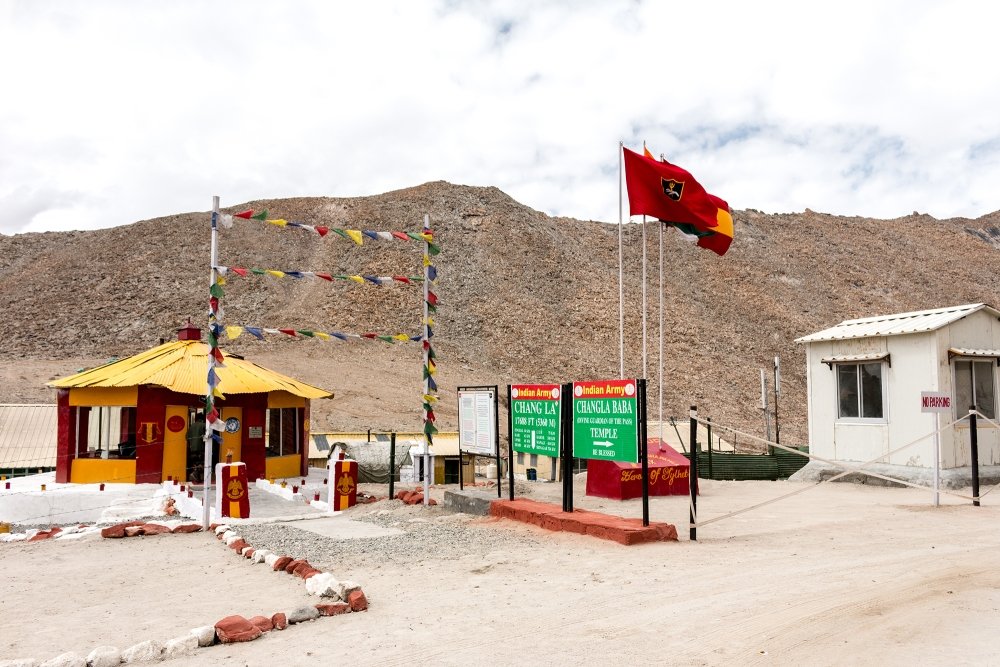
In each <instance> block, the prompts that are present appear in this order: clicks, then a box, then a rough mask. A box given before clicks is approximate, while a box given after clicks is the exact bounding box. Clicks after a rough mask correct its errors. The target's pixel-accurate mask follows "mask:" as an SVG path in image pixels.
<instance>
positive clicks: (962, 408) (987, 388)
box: [955, 359, 996, 419]
mask: <svg viewBox="0 0 1000 667" xmlns="http://www.w3.org/2000/svg"><path fill="white" fill-rule="evenodd" d="M994 368H995V362H994V361H993V360H992V359H990V360H989V361H979V360H972V359H956V360H955V408H956V410H957V412H958V414H960V415H962V414H965V412H966V410H968V408H969V406H970V405H975V406H976V409H977V410H979V412H981V413H983V414H984V415H985V416H987V417H989V418H990V419H996V400H995V393H994V383H993V370H994Z"/></svg>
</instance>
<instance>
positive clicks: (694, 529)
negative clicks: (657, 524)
mask: <svg viewBox="0 0 1000 667" xmlns="http://www.w3.org/2000/svg"><path fill="white" fill-rule="evenodd" d="M690 414H691V434H690V438H691V447H690V449H691V468H690V469H689V471H688V477H689V478H690V479H689V480H688V481H689V482H690V483H691V507H690V509H689V511H688V519H689V520H690V526H689V527H690V533H689V537H690V538H691V541H692V542H696V541H697V540H698V406H696V405H692V406H691V412H690Z"/></svg>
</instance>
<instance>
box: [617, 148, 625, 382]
mask: <svg viewBox="0 0 1000 667" xmlns="http://www.w3.org/2000/svg"><path fill="white" fill-rule="evenodd" d="M624 148H625V144H624V143H622V142H621V141H619V142H618V377H619V378H620V379H624V378H625V288H624V287H623V283H622V226H623V225H624V224H625V223H624V221H623V220H624V219H623V215H622V149H624Z"/></svg>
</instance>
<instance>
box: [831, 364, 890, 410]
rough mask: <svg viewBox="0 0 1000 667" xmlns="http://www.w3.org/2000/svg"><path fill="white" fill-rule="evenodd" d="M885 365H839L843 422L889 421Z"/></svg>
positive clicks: (840, 404) (838, 391)
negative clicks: (884, 382)
mask: <svg viewBox="0 0 1000 667" xmlns="http://www.w3.org/2000/svg"><path fill="white" fill-rule="evenodd" d="M882 379H883V378H882V364H881V363H880V362H874V363H864V364H837V396H838V404H837V416H838V417H839V418H840V419H885V411H884V408H883V401H882V397H883V394H884V387H883V382H882Z"/></svg>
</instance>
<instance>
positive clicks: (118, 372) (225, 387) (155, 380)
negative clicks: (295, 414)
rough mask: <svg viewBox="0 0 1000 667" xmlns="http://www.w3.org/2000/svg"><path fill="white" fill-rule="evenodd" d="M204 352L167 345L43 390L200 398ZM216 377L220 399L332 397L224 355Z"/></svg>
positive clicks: (190, 345)
mask: <svg viewBox="0 0 1000 667" xmlns="http://www.w3.org/2000/svg"><path fill="white" fill-rule="evenodd" d="M208 352H209V348H208V345H207V344H205V343H202V342H201V341H196V340H177V341H171V342H169V343H164V344H163V345H159V346H157V347H154V348H152V349H149V350H146V351H145V352H140V353H139V354H137V355H135V356H132V357H128V358H127V359H119V360H118V361H112V362H109V363H107V364H104V365H103V366H98V367H97V368H91V369H89V370H85V371H81V372H79V373H76V374H74V375H70V376H68V377H64V378H60V379H59V380H53V381H52V382H49V383H48V386H50V387H54V388H56V389H71V388H77V387H135V386H139V385H155V386H159V387H165V388H167V389H170V390H171V391H176V392H178V393H181V394H195V395H198V396H204V395H205V392H206V389H207V387H206V385H207V382H208ZM223 354H224V355H225V352H223ZM215 372H216V374H217V375H218V376H219V390H220V391H221V392H222V393H223V394H263V393H268V392H272V391H287V392H288V393H290V394H294V395H296V396H301V397H302V398H331V397H332V396H333V394H332V393H331V392H328V391H324V390H322V389H320V388H318V387H314V386H312V385H309V384H305V383H304V382H299V381H298V380H293V379H292V378H290V377H288V376H287V375H282V374H281V373H276V372H274V371H271V370H268V369H266V368H263V367H262V366H258V365H257V364H254V363H251V362H249V361H246V360H245V359H237V358H236V357H231V356H228V355H226V359H225V363H224V365H223V366H219V367H216V369H215Z"/></svg>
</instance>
